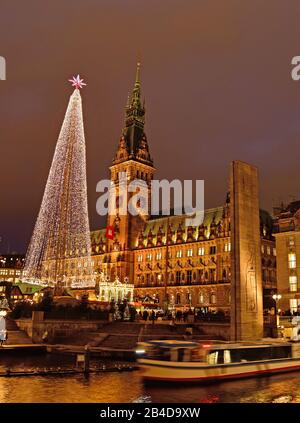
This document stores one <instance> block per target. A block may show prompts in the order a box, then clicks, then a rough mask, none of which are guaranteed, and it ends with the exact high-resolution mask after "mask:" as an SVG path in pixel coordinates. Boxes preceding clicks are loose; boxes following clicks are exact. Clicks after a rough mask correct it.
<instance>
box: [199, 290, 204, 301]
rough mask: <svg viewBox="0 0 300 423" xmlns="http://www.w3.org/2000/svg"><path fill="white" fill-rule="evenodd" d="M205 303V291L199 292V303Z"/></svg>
mask: <svg viewBox="0 0 300 423" xmlns="http://www.w3.org/2000/svg"><path fill="white" fill-rule="evenodd" d="M203 303H204V294H203V292H199V304H203Z"/></svg>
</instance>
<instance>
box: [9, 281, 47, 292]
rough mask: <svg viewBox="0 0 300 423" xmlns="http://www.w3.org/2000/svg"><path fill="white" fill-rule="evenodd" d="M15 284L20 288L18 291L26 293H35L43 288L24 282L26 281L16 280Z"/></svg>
mask: <svg viewBox="0 0 300 423" xmlns="http://www.w3.org/2000/svg"><path fill="white" fill-rule="evenodd" d="M15 286H17V287H19V288H20V291H21V292H22V294H28V295H32V294H35V293H36V292H39V291H40V290H41V289H43V286H40V285H32V284H31V283H26V282H18V283H16V284H15Z"/></svg>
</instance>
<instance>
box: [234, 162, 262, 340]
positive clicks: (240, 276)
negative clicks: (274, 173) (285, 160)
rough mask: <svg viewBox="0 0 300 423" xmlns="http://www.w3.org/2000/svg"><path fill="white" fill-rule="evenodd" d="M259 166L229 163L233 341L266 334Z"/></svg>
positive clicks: (260, 336) (258, 337)
mask: <svg viewBox="0 0 300 423" xmlns="http://www.w3.org/2000/svg"><path fill="white" fill-rule="evenodd" d="M258 191H259V190H258V172H257V168H256V167H254V166H251V165H249V164H247V163H243V162H240V161H234V162H232V163H231V166H230V223H231V246H232V254H231V340H233V341H236V340H254V339H260V338H262V337H263V303H262V296H263V290H262V271H261V239H260V218H259V192H258Z"/></svg>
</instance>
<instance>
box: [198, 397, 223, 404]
mask: <svg viewBox="0 0 300 423" xmlns="http://www.w3.org/2000/svg"><path fill="white" fill-rule="evenodd" d="M218 401H220V397H218V396H217V395H212V396H209V397H207V398H203V400H201V401H200V402H202V403H207V404H212V403H213V402H218Z"/></svg>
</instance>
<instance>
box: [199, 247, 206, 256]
mask: <svg viewBox="0 0 300 423" xmlns="http://www.w3.org/2000/svg"><path fill="white" fill-rule="evenodd" d="M204 254H205V251H204V247H199V248H198V256H204Z"/></svg>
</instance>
